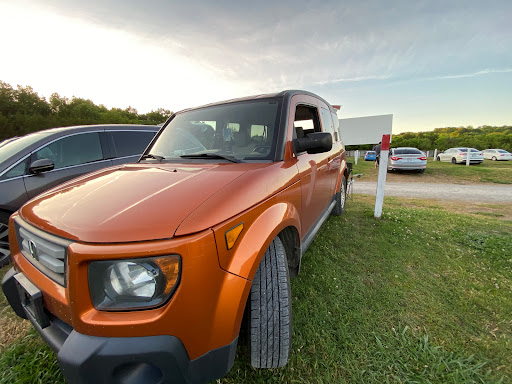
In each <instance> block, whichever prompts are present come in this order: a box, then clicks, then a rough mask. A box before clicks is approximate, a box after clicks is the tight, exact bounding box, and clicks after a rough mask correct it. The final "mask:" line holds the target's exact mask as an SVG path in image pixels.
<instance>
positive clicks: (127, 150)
mask: <svg viewBox="0 0 512 384" xmlns="http://www.w3.org/2000/svg"><path fill="white" fill-rule="evenodd" d="M155 133H156V132H126V131H120V132H111V135H112V138H113V139H114V146H115V148H116V153H117V157H125V156H135V155H140V154H142V152H144V150H145V149H146V147H147V146H148V144H149V142H150V141H151V139H152V138H153V136H155Z"/></svg>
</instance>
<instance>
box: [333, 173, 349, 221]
mask: <svg viewBox="0 0 512 384" xmlns="http://www.w3.org/2000/svg"><path fill="white" fill-rule="evenodd" d="M334 199H335V200H336V205H335V206H334V208H333V210H332V212H331V214H332V215H334V216H340V215H342V214H343V213H344V212H345V205H346V203H347V179H346V178H345V175H343V177H342V178H341V185H340V190H339V192H338V193H336V194H335V195H334Z"/></svg>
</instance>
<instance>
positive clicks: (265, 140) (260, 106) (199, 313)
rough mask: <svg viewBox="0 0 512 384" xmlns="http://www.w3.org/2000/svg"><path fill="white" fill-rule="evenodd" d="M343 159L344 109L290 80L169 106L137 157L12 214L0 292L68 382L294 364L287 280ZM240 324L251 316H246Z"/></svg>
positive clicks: (338, 178)
mask: <svg viewBox="0 0 512 384" xmlns="http://www.w3.org/2000/svg"><path fill="white" fill-rule="evenodd" d="M347 177H348V169H347V164H346V161H345V150H344V146H343V144H342V142H341V141H340V137H339V124H338V119H337V116H336V113H335V110H334V109H333V108H332V107H331V106H330V105H329V104H328V103H327V102H326V101H325V100H323V99H322V98H320V97H318V96H317V95H314V94H312V93H309V92H305V91H283V92H280V93H277V94H267V95H259V96H254V97H247V98H242V99H235V100H229V101H225V102H220V103H215V104H209V105H206V106H202V107H198V108H193V109H188V110H184V111H181V112H178V113H176V114H174V115H173V116H172V117H171V118H170V119H169V120H168V121H167V122H166V124H165V125H164V126H163V127H162V129H161V130H160V131H159V132H158V134H157V136H156V137H155V138H154V139H153V141H152V142H151V143H150V145H149V146H148V148H147V149H146V151H145V152H144V154H143V155H142V156H141V158H140V160H139V161H138V162H137V163H135V164H129V165H121V166H116V167H111V168H107V169H104V170H101V171H97V172H95V173H90V174H88V175H85V176H82V177H80V178H77V179H74V180H72V181H70V182H67V183H66V184H63V185H61V186H59V187H56V188H54V189H52V190H50V191H48V192H46V193H44V194H42V195H39V196H37V197H36V198H34V199H33V200H31V201H29V202H28V203H27V204H25V205H24V206H23V207H22V208H21V209H20V210H19V211H18V212H16V213H15V214H13V215H12V216H11V218H10V221H9V239H10V241H11V243H10V247H11V253H12V258H13V261H14V263H15V265H14V267H13V268H12V269H11V270H10V271H9V272H8V273H7V274H6V275H5V277H4V279H3V281H2V288H3V290H4V293H5V295H6V297H7V299H8V301H9V304H10V305H11V306H12V308H13V309H14V311H15V312H16V313H17V314H18V315H19V316H21V317H23V318H28V319H29V320H30V321H31V322H32V324H33V326H34V327H35V328H36V330H37V331H38V332H39V334H40V335H41V336H42V337H43V339H44V340H45V341H46V342H47V343H48V344H49V345H50V346H51V347H52V348H53V349H54V350H55V351H56V353H57V359H58V363H59V366H60V368H61V370H62V372H63V374H64V376H65V377H66V379H67V380H69V381H70V382H72V383H79V382H91V383H94V382H144V383H153V382H154V383H157V382H186V383H196V382H206V381H209V380H213V379H216V378H219V377H222V376H224V375H225V374H226V373H227V372H228V371H229V370H230V368H231V367H232V365H233V361H234V358H235V352H236V346H237V342H238V336H239V333H240V329H241V327H242V326H246V327H247V332H248V337H247V339H248V340H247V342H248V344H249V346H248V348H249V351H250V360H251V361H250V362H251V364H252V365H253V366H254V367H257V368H277V367H282V366H284V365H285V364H286V363H287V360H288V356H289V354H290V346H291V336H292V304H291V302H292V301H291V295H290V280H289V279H290V276H291V277H294V276H297V274H298V273H299V269H300V264H301V258H302V256H303V255H304V253H305V252H306V250H307V248H308V246H309V245H310V244H311V241H312V240H313V238H314V236H315V235H316V233H317V232H318V230H319V229H320V226H321V225H322V223H323V222H324V221H325V220H326V219H327V218H328V216H329V215H330V214H336V215H339V214H341V213H343V211H344V209H345V200H346V180H347ZM242 319H244V321H242Z"/></svg>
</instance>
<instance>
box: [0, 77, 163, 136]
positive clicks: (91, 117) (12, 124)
mask: <svg viewBox="0 0 512 384" xmlns="http://www.w3.org/2000/svg"><path fill="white" fill-rule="evenodd" d="M171 114H172V112H171V111H169V110H166V109H163V108H159V109H157V110H155V111H151V112H149V113H145V114H139V113H138V112H137V110H136V109H134V108H132V107H128V108H126V109H121V108H111V109H108V108H107V107H105V106H104V105H96V104H94V103H93V102H92V101H91V100H86V99H82V98H79V97H74V96H73V97H72V98H71V99H69V98H66V97H62V96H60V95H59V94H58V93H53V94H52V95H51V96H50V98H49V100H46V98H45V97H42V96H39V95H38V94H37V92H35V91H34V90H33V89H32V87H30V86H26V87H22V86H20V85H18V86H17V88H14V87H12V86H11V85H9V84H7V83H5V82H3V81H1V80H0V141H2V140H4V139H7V138H9V137H13V136H21V135H25V134H27V133H31V132H36V131H40V130H42V129H47V128H56V127H66V126H71V125H85V124H146V125H148V124H151V125H156V124H160V123H163V122H164V121H165V120H166V119H167V118H168V117H169V116H171Z"/></svg>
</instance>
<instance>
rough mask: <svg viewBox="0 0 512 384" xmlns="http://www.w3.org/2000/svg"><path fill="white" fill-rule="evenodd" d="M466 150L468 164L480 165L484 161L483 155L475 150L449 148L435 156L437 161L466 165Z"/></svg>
mask: <svg viewBox="0 0 512 384" xmlns="http://www.w3.org/2000/svg"><path fill="white" fill-rule="evenodd" d="M468 149H469V150H470V155H469V163H470V164H480V163H482V162H483V161H484V154H483V153H482V151H479V150H478V149H475V148H466V147H459V148H450V149H447V150H446V151H444V152H441V153H439V154H438V155H437V159H436V160H437V161H451V162H452V163H453V164H461V163H464V164H465V163H466V159H467V155H468Z"/></svg>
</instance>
